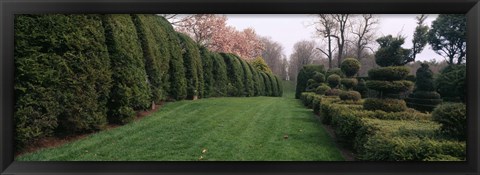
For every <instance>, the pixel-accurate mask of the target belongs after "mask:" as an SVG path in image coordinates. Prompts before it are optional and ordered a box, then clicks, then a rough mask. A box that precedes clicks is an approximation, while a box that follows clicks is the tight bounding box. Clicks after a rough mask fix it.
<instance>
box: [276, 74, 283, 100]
mask: <svg viewBox="0 0 480 175" xmlns="http://www.w3.org/2000/svg"><path fill="white" fill-rule="evenodd" d="M275 79H276V80H277V86H278V96H279V97H281V96H283V84H282V80H281V79H280V77H278V76H275Z"/></svg>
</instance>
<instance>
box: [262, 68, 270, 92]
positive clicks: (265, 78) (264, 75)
mask: <svg viewBox="0 0 480 175" xmlns="http://www.w3.org/2000/svg"><path fill="white" fill-rule="evenodd" d="M261 75H262V78H263V82H264V83H265V92H264V94H265V96H271V95H272V93H273V88H272V82H271V80H270V77H269V76H268V74H267V73H264V72H261Z"/></svg>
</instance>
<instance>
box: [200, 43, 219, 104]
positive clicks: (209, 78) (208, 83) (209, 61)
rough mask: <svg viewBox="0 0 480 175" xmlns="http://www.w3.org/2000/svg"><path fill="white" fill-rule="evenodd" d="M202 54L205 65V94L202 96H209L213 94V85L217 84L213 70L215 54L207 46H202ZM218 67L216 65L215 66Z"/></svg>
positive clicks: (203, 64)
mask: <svg viewBox="0 0 480 175" xmlns="http://www.w3.org/2000/svg"><path fill="white" fill-rule="evenodd" d="M199 48H200V55H201V60H202V66H203V80H204V82H203V95H202V97H204V98H208V97H210V96H212V94H213V93H214V92H213V90H214V89H213V86H214V84H215V82H214V81H215V79H214V78H213V75H212V71H213V62H214V61H213V55H212V53H211V52H210V51H209V50H208V49H207V48H205V47H202V46H200V47H199ZM215 68H216V67H215Z"/></svg>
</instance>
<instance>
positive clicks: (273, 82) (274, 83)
mask: <svg viewBox="0 0 480 175" xmlns="http://www.w3.org/2000/svg"><path fill="white" fill-rule="evenodd" d="M267 77H268V79H269V82H270V83H271V84H270V87H271V88H272V91H271V93H270V96H273V97H276V96H278V85H277V80H276V79H275V76H274V75H272V74H267Z"/></svg>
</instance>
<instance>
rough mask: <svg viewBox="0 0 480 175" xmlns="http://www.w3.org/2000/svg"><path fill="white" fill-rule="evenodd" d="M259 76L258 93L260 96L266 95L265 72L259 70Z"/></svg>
mask: <svg viewBox="0 0 480 175" xmlns="http://www.w3.org/2000/svg"><path fill="white" fill-rule="evenodd" d="M257 77H258V94H259V95H260V96H265V94H266V92H265V91H266V87H265V78H264V77H263V72H260V71H257Z"/></svg>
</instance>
